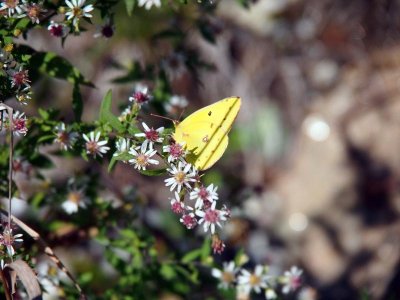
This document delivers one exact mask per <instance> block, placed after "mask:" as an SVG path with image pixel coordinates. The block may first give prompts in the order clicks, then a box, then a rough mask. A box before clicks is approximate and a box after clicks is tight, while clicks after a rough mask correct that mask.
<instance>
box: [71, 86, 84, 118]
mask: <svg viewBox="0 0 400 300" xmlns="http://www.w3.org/2000/svg"><path fill="white" fill-rule="evenodd" d="M72 110H73V112H74V116H75V120H76V121H77V122H80V121H81V118H82V112H83V101H82V95H81V90H80V88H79V84H78V83H75V84H74V89H73V90H72Z"/></svg>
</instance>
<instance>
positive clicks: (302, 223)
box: [289, 213, 308, 231]
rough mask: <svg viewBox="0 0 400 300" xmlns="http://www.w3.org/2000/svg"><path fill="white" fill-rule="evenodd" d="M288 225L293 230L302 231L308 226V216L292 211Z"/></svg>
mask: <svg viewBox="0 0 400 300" xmlns="http://www.w3.org/2000/svg"><path fill="white" fill-rule="evenodd" d="M289 226H290V228H291V229H292V230H294V231H303V230H305V229H306V228H307V226H308V218H307V216H305V215H304V214H303V213H293V214H292V215H290V217H289Z"/></svg>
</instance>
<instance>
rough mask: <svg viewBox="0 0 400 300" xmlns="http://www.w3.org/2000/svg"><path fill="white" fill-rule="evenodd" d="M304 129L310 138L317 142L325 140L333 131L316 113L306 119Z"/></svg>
mask: <svg viewBox="0 0 400 300" xmlns="http://www.w3.org/2000/svg"><path fill="white" fill-rule="evenodd" d="M303 131H304V133H305V134H306V135H307V136H308V137H309V138H310V139H312V140H314V141H316V142H323V141H325V140H326V139H327V138H328V137H329V135H330V133H331V129H330V127H329V125H328V123H327V122H326V121H325V120H324V119H322V118H321V117H319V116H315V115H311V116H309V117H307V118H306V119H305V120H304V122H303Z"/></svg>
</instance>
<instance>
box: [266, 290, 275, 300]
mask: <svg viewBox="0 0 400 300" xmlns="http://www.w3.org/2000/svg"><path fill="white" fill-rule="evenodd" d="M276 298H278V295H277V294H276V292H275V291H274V290H273V289H271V288H267V289H266V290H265V299H267V300H274V299H276Z"/></svg>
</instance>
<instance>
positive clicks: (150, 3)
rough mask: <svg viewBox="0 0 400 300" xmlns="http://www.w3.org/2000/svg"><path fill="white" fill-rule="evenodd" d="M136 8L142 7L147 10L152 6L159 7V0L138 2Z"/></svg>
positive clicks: (141, 0)
mask: <svg viewBox="0 0 400 300" xmlns="http://www.w3.org/2000/svg"><path fill="white" fill-rule="evenodd" d="M138 6H144V8H145V9H147V10H149V9H150V8H152V7H153V6H156V7H161V0H139V2H138Z"/></svg>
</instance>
